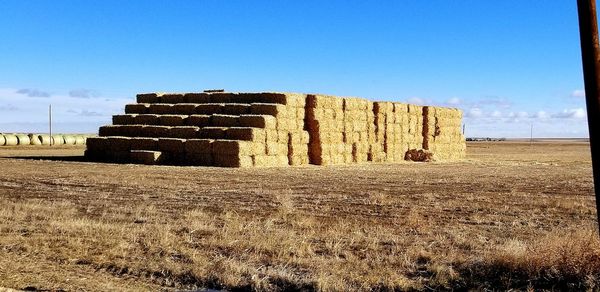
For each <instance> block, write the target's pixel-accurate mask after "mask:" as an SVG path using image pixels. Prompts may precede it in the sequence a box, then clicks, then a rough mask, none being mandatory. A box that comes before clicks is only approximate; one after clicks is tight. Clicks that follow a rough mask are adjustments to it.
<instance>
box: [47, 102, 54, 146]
mask: <svg viewBox="0 0 600 292" xmlns="http://www.w3.org/2000/svg"><path fill="white" fill-rule="evenodd" d="M48 132H49V134H50V146H52V144H54V143H52V104H50V105H48Z"/></svg>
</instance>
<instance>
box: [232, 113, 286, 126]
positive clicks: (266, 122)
mask: <svg viewBox="0 0 600 292" xmlns="http://www.w3.org/2000/svg"><path fill="white" fill-rule="evenodd" d="M239 125H240V126H241V127H253V128H263V129H276V128H277V119H276V118H275V117H273V116H269V115H241V116H240V117H239Z"/></svg>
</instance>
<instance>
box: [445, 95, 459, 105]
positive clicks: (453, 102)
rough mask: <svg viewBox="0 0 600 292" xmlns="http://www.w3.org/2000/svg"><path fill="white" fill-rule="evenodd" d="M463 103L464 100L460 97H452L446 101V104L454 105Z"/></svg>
mask: <svg viewBox="0 0 600 292" xmlns="http://www.w3.org/2000/svg"><path fill="white" fill-rule="evenodd" d="M461 103H462V101H461V100H460V98H458V97H452V98H450V99H448V100H447V101H446V104H449V105H454V106H456V105H459V104H461Z"/></svg>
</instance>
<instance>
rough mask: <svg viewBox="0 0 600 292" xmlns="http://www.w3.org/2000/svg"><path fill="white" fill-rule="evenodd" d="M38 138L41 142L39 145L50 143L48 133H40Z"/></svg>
mask: <svg viewBox="0 0 600 292" xmlns="http://www.w3.org/2000/svg"><path fill="white" fill-rule="evenodd" d="M38 140H40V142H41V143H42V144H41V145H50V142H51V140H52V139H50V135H47V134H41V135H38Z"/></svg>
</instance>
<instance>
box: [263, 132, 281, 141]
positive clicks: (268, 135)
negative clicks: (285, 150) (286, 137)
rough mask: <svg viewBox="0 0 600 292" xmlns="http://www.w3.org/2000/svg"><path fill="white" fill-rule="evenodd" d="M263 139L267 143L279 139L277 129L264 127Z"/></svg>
mask: <svg viewBox="0 0 600 292" xmlns="http://www.w3.org/2000/svg"><path fill="white" fill-rule="evenodd" d="M265 136H266V139H265V141H266V142H267V143H277V141H278V140H279V131H277V130H275V129H265Z"/></svg>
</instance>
